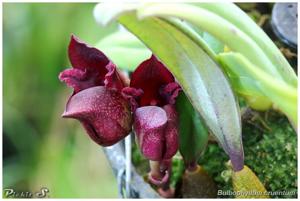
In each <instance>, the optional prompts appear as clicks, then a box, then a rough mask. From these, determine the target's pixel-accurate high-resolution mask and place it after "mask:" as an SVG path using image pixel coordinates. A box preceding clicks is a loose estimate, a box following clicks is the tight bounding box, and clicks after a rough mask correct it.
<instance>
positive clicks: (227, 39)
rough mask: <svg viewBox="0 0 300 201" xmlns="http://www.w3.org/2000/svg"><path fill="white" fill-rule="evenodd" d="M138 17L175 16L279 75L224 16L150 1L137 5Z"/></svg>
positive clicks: (255, 45) (262, 67) (178, 5)
mask: <svg viewBox="0 0 300 201" xmlns="http://www.w3.org/2000/svg"><path fill="white" fill-rule="evenodd" d="M137 14H138V17H139V18H140V19H142V18H145V17H150V16H158V17H163V18H168V17H178V18H180V19H183V20H187V21H188V22H190V23H193V24H194V25H196V26H198V27H200V28H201V29H202V30H203V31H207V32H208V33H210V34H212V35H213V36H215V37H216V38H217V39H219V40H220V41H222V42H223V43H224V44H225V45H227V46H228V47H229V48H230V49H232V50H233V51H235V52H239V53H241V54H243V55H244V56H246V57H247V58H249V59H250V60H251V61H252V62H253V63H254V64H255V65H257V66H258V67H260V68H261V69H263V70H265V71H266V72H268V73H270V74H271V75H273V76H274V77H277V78H279V79H283V78H282V76H281V74H280V73H279V72H278V71H277V69H276V68H275V67H274V65H273V64H272V62H271V61H270V60H269V58H268V57H267V56H266V55H265V53H264V51H263V50H262V49H261V48H260V47H259V46H258V45H257V44H256V42H255V41H254V40H253V39H252V38H251V37H249V36H248V35H247V34H245V33H244V32H243V31H241V30H240V29H239V28H238V27H237V26H235V25H234V24H232V23H231V22H229V21H227V20H226V19H224V18H222V17H220V16H218V15H216V14H214V13H213V12H210V11H208V10H206V9H203V8H200V7H197V6H194V5H190V4H183V3H181V4H180V3H172V4H170V3H169V4H163V3H151V4H145V5H143V6H142V7H139V8H138V12H137Z"/></svg>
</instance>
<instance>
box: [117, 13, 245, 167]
mask: <svg viewBox="0 0 300 201" xmlns="http://www.w3.org/2000/svg"><path fill="white" fill-rule="evenodd" d="M119 21H120V22H121V23H122V24H123V25H124V26H125V27H126V28H127V29H128V30H129V31H131V32H132V33H134V34H135V35H136V36H137V37H138V38H140V39H141V40H142V41H143V42H144V43H145V44H146V45H147V46H148V47H149V48H150V49H151V50H152V51H153V53H154V54H155V55H157V57H158V58H159V59H160V60H161V61H162V62H163V63H164V64H165V65H166V66H167V67H168V68H169V70H170V71H171V72H172V73H173V75H174V76H175V77H176V79H177V80H178V82H179V83H180V85H181V87H182V88H183V90H184V91H185V93H186V94H187V96H188V97H189V98H190V100H191V103H192V104H193V106H194V107H195V108H196V109H197V110H198V111H199V112H200V114H201V115H202V116H203V118H204V120H205V122H206V124H207V126H208V128H209V129H210V130H211V131H212V132H213V133H214V135H215V136H216V137H217V139H218V140H219V142H220V144H221V145H222V146H223V148H224V150H225V151H226V152H227V153H228V154H229V155H230V157H231V158H232V160H233V161H234V162H236V163H235V164H236V169H239V168H241V166H242V165H243V148H242V140H241V123H240V114H239V109H238V105H237V103H236V100H235V97H234V94H233V92H232V90H231V88H230V85H229V83H228V80H227V79H226V78H225V76H224V74H223V72H222V71H221V69H220V68H219V67H218V66H217V64H216V63H215V62H214V61H213V60H212V59H211V58H210V57H209V56H208V55H207V54H206V53H205V52H204V51H203V50H202V49H201V48H200V47H199V46H198V45H196V44H195V43H194V42H193V41H192V40H191V39H190V38H189V37H187V36H186V35H185V34H183V33H182V32H181V31H178V30H177V29H176V28H175V27H174V26H172V25H170V24H168V23H167V22H164V21H162V20H160V19H156V18H152V19H147V20H143V21H139V20H138V19H137V18H136V17H135V13H129V14H126V15H122V16H121V17H120V18H119Z"/></svg>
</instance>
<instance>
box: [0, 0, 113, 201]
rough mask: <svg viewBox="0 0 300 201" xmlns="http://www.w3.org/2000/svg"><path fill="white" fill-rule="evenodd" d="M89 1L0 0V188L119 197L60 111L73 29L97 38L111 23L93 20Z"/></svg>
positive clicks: (96, 152)
mask: <svg viewBox="0 0 300 201" xmlns="http://www.w3.org/2000/svg"><path fill="white" fill-rule="evenodd" d="M94 5H95V4H79V3H72V4H70V3H68V4H66V3H56V4H48V3H26V4H25V3H4V4H3V52H4V55H3V58H4V61H3V121H4V122H3V145H4V146H3V188H4V189H5V188H13V189H14V190H16V191H31V192H36V191H39V190H40V188H41V187H47V188H48V189H49V191H50V192H49V194H48V196H49V197H53V198H82V197H84V198H100V197H101V198H114V197H117V184H116V179H115V178H114V176H113V173H112V170H111V169H110V167H109V164H108V162H107V160H106V158H105V156H104V154H103V152H102V149H101V148H100V147H99V146H97V145H96V144H95V143H94V142H92V141H91V140H90V139H89V138H88V137H87V136H86V134H85V132H84V131H83V129H82V127H81V126H80V124H79V123H78V122H76V121H75V120H66V119H62V118H61V117H60V115H61V113H62V112H63V110H64V106H65V103H66V101H67V98H68V96H69V95H70V93H71V92H72V90H71V89H70V88H67V87H66V86H65V85H64V84H63V83H60V82H59V80H58V74H59V72H60V71H62V70H63V69H65V68H67V67H70V63H69V61H68V57H67V46H68V43H69V39H70V35H71V33H74V34H75V35H77V36H78V37H79V38H81V39H82V40H84V41H86V42H87V43H89V44H95V43H96V42H97V41H98V40H100V39H101V38H102V37H103V36H105V35H107V34H108V33H110V32H112V31H113V30H115V29H116V28H117V26H116V24H114V25H111V26H110V27H108V28H105V29H104V28H102V27H99V26H98V25H97V24H96V23H95V20H94V18H93V15H92V11H93V8H94ZM74 128H76V129H74Z"/></svg>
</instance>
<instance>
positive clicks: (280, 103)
mask: <svg viewBox="0 0 300 201" xmlns="http://www.w3.org/2000/svg"><path fill="white" fill-rule="evenodd" d="M218 59H219V60H220V62H221V63H225V64H226V65H227V66H228V67H229V68H230V69H231V70H232V71H233V72H236V74H238V75H242V76H244V77H247V79H248V80H250V81H251V83H253V84H255V85H256V87H255V88H252V89H253V90H255V91H254V92H256V93H263V94H264V95H265V96H266V97H268V98H269V99H270V100H271V101H272V102H273V103H274V104H275V105H276V106H277V107H278V108H279V109H280V110H281V111H282V112H284V113H285V114H286V115H287V116H288V117H289V119H290V120H291V121H292V123H293V125H294V126H295V125H297V100H298V97H297V88H295V87H292V86H291V85H289V84H287V83H285V82H284V81H282V80H280V79H276V78H274V77H273V76H271V75H269V74H267V73H265V72H264V71H262V70H261V69H260V68H258V67H257V66H255V65H254V64H252V63H251V62H250V61H249V60H248V59H247V58H245V57H244V56H243V55H241V54H239V53H221V54H219V55H218Z"/></svg>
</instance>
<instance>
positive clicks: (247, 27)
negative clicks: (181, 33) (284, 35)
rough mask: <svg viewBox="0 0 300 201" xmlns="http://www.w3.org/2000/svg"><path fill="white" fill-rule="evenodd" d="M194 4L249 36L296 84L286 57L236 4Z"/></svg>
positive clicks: (287, 78) (295, 77) (295, 83)
mask: <svg viewBox="0 0 300 201" xmlns="http://www.w3.org/2000/svg"><path fill="white" fill-rule="evenodd" d="M194 5H196V6H198V7H201V8H204V9H206V10H209V11H211V12H213V13H215V14H218V15H219V16H220V17H222V18H224V19H226V20H228V21H230V22H231V23H232V24H234V25H235V26H236V27H238V28H239V29H240V30H242V31H243V32H244V33H246V34H247V35H248V36H250V37H251V38H252V40H254V41H255V42H256V44H257V45H259V46H260V48H261V49H262V50H264V52H265V54H266V55H267V56H268V58H269V59H270V60H271V62H272V63H273V65H274V66H275V67H276V68H277V69H278V71H279V72H280V74H281V75H282V76H283V78H284V80H285V81H286V82H287V83H290V84H292V85H293V86H297V83H298V78H297V76H296V74H295V72H294V70H293V69H292V67H291V66H290V64H289V63H288V61H287V60H286V58H285V57H284V56H283V55H282V53H281V52H280V50H279V49H278V48H277V47H276V45H275V44H274V43H273V41H272V40H271V39H270V38H269V37H268V35H267V34H266V33H265V32H264V31H263V30H262V29H261V28H260V27H259V26H258V25H257V24H256V23H255V22H254V21H253V20H252V19H251V18H250V17H249V16H248V15H247V14H246V13H245V12H244V11H242V10H241V9H240V8H239V7H238V6H236V5H234V4H233V3H196V4H194Z"/></svg>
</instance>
